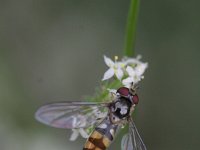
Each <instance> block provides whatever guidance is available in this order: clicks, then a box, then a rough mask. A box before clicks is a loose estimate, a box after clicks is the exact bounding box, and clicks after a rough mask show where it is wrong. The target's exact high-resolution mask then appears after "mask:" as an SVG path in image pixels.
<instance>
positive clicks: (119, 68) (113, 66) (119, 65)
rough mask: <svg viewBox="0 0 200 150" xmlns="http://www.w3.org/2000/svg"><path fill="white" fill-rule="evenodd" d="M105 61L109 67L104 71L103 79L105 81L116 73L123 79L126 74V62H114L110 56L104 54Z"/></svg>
mask: <svg viewBox="0 0 200 150" xmlns="http://www.w3.org/2000/svg"><path fill="white" fill-rule="evenodd" d="M104 61H105V63H106V65H107V66H108V67H109V69H108V70H107V71H106V72H105V73H104V76H103V79H102V80H103V81H104V80H107V79H110V78H111V77H113V76H114V75H116V77H117V78H118V79H119V80H121V78H122V77H123V75H124V72H123V69H124V67H125V64H124V63H123V62H117V61H115V62H113V61H112V60H111V59H110V58H108V57H106V56H104Z"/></svg>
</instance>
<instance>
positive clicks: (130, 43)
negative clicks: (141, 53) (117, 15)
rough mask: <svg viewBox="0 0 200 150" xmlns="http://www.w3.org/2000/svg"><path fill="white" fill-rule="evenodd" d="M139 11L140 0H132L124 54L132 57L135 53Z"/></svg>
mask: <svg viewBox="0 0 200 150" xmlns="http://www.w3.org/2000/svg"><path fill="white" fill-rule="evenodd" d="M138 12H139V0H131V3H130V8H129V13H128V18H127V24H126V32H125V41H124V55H125V56H128V57H132V56H134V55H135V43H136V27H137V17H138Z"/></svg>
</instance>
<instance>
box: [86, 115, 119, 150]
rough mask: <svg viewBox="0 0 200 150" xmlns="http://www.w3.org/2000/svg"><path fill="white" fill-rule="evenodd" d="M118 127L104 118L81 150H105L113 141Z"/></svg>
mask: <svg viewBox="0 0 200 150" xmlns="http://www.w3.org/2000/svg"><path fill="white" fill-rule="evenodd" d="M117 128H118V125H116V124H115V125H114V124H112V123H110V120H109V118H106V119H105V120H104V121H103V122H102V123H101V124H100V125H99V126H98V127H96V128H95V130H94V131H93V132H92V134H91V135H90V137H89V138H88V139H87V141H86V143H85V146H84V148H83V150H106V149H107V148H108V147H109V145H110V143H111V142H112V141H113V138H114V135H115V133H116V130H117Z"/></svg>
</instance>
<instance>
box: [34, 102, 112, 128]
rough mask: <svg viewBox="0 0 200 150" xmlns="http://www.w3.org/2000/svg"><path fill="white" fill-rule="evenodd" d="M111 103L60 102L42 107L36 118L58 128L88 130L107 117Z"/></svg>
mask: <svg viewBox="0 0 200 150" xmlns="http://www.w3.org/2000/svg"><path fill="white" fill-rule="evenodd" d="M108 105H109V103H95V102H59V103H52V104H47V105H44V106H42V107H40V108H39V109H38V110H37V112H36V113H35V118H36V119H37V120H38V121H40V122H42V123H44V124H46V125H49V126H52V127H56V128H68V129H73V128H87V127H89V126H91V125H94V124H95V123H98V122H100V121H101V120H102V119H103V118H105V117H106V116H107V113H108Z"/></svg>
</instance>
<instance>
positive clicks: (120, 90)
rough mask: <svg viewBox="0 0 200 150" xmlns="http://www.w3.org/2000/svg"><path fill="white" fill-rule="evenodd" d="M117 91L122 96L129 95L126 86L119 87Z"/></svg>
mask: <svg viewBox="0 0 200 150" xmlns="http://www.w3.org/2000/svg"><path fill="white" fill-rule="evenodd" d="M117 93H119V94H120V95H122V96H125V97H127V96H128V95H129V89H128V88H126V87H121V88H119V89H118V90H117Z"/></svg>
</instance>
